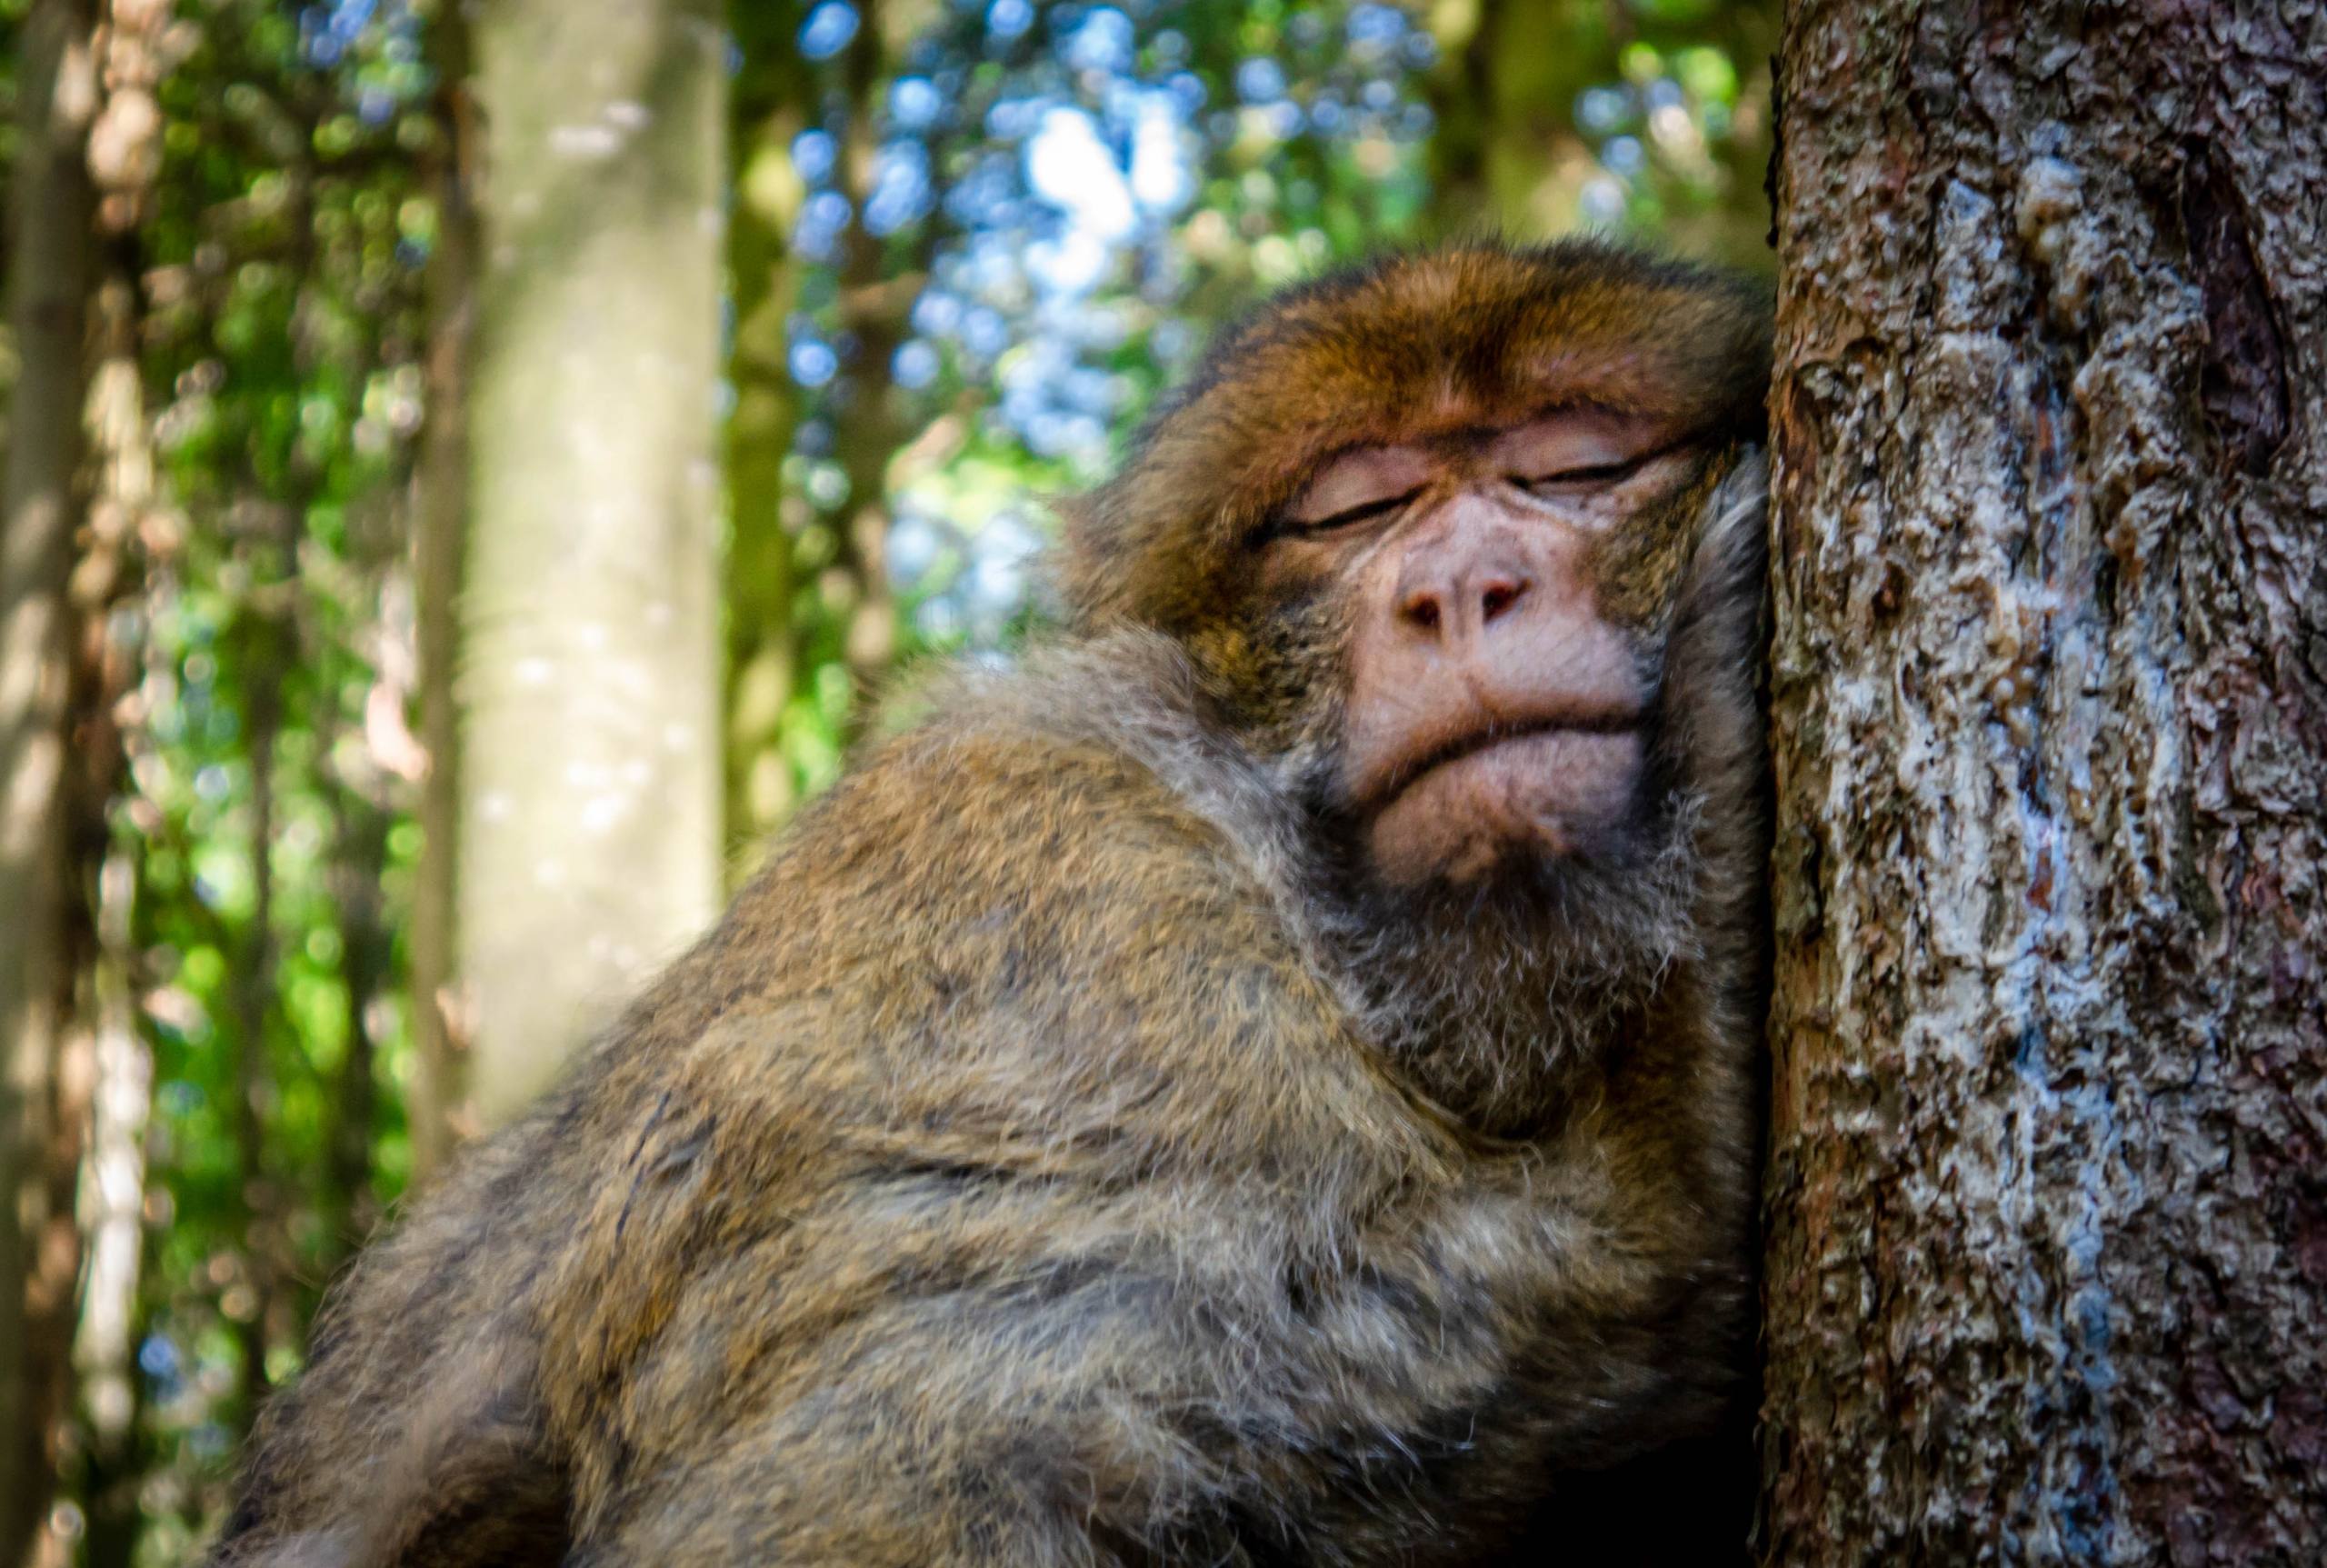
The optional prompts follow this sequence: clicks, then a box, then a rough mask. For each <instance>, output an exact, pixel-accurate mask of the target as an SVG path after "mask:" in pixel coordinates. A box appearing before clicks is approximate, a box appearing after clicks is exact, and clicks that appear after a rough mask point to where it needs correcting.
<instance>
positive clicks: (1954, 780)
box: [1763, 0, 2327, 1568]
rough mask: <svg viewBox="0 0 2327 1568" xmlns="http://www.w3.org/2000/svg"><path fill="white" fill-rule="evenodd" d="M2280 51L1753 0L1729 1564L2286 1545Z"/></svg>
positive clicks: (2292, 150)
mask: <svg viewBox="0 0 2327 1568" xmlns="http://www.w3.org/2000/svg"><path fill="white" fill-rule="evenodd" d="M2322 60H2327V7H2322V5H2321V4H2320V3H2319V0H2286V3H2284V4H2282V5H2274V6H2243V5H2241V6H2232V5H2206V4H2195V5H2186V6H2153V7H2116V6H2108V7H2103V6H2093V5H2084V4H2082V3H2078V4H2072V3H2070V0H2048V3H2043V4H2035V5H2023V6H2010V7H1985V8H1983V7H1980V6H1975V5H1969V4H1960V3H1959V4H1946V3H1941V0H1927V3H1923V4H1911V3H1909V0H1854V3H1853V4H1848V5H1844V4H1841V3H1839V0H1796V3H1795V4H1793V5H1792V6H1791V7H1790V15H1789V26H1788V33H1787V41H1786V49H1785V55H1784V58H1783V65H1782V67H1781V74H1780V85H1781V90H1782V97H1781V102H1782V105H1783V108H1782V114H1781V117H1780V130H1781V138H1782V139H1781V145H1782V149H1783V150H1782V153H1781V159H1780V165H1779V203H1778V205H1779V213H1780V220H1779V222H1780V234H1781V246H1780V248H1781V268H1782V276H1783V285H1782V289H1781V297H1780V302H1779V328H1778V378H1777V386H1776V392H1775V397H1774V402H1773V423H1774V432H1773V435H1774V440H1773V445H1774V448H1775V452H1776V459H1777V469H1776V498H1777V504H1776V518H1775V523H1774V527H1773V539H1774V544H1775V557H1774V563H1773V566H1774V597H1775V613H1776V628H1777V630H1776V645H1775V649H1774V655H1773V675H1772V708H1773V726H1774V736H1775V751H1776V764H1777V771H1778V792H1779V800H1780V804H1779V814H1778V840H1777V853H1776V858H1775V866H1774V873H1775V879H1776V881H1775V885H1776V898H1777V908H1778V934H1777V954H1776V998H1775V1004H1774V1010H1773V1024H1772V1034H1771V1038H1772V1041H1773V1054H1774V1057H1775V1060H1774V1064H1773V1065H1774V1088H1773V1129H1772V1134H1771V1159H1770V1170H1769V1189H1768V1190H1769V1198H1770V1224H1771V1232H1770V1237H1769V1256H1768V1277H1767V1286H1766V1296H1767V1305H1768V1323H1767V1346H1768V1367H1767V1379H1766V1393H1765V1401H1764V1404H1763V1424H1764V1444H1765V1449H1764V1461H1765V1471H1766V1474H1765V1488H1766V1490H1765V1495H1764V1501H1763V1513H1764V1528H1763V1553H1764V1554H1765V1560H1766V1561H1768V1562H1770V1563H1783V1564H1786V1565H1787V1568H1815V1565H1817V1564H1825V1563H1948V1564H1958V1563H1961V1564H1978V1563H1999V1564H2002V1563H2012V1564H2017V1563H2117V1564H2130V1563H2142V1564H2147V1563H2159V1564H2164V1563H2172V1564H2176V1565H2178V1568H2186V1565H2191V1564H2201V1563H2223V1564H2228V1563H2241V1564H2256V1563H2286V1564H2315V1563H2318V1562H2320V1561H2321V1560H2322V1550H2327V1178H2322V1168H2327V1019H2322V985H2321V969H2322V959H2327V907H2322V901H2321V879H2322V870H2323V869H2327V859H2322V856H2327V843H2323V842H2322V839H2327V819H2322V801H2327V527H2322V523H2327V433H2322V429H2321V427H2320V424H2319V410H2321V409H2322V407H2327V259H2322V258H2327V199H2322V191H2327V73H2322V70H2321V67H2320V62H2321V61H2322Z"/></svg>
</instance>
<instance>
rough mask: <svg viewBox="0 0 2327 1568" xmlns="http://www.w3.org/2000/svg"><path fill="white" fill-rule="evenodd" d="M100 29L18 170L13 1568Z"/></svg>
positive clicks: (39, 1464)
mask: <svg viewBox="0 0 2327 1568" xmlns="http://www.w3.org/2000/svg"><path fill="white" fill-rule="evenodd" d="M90 24H91V7H90V5H88V4H86V3H85V0H40V3H38V4H35V5H34V6H33V7H32V9H31V13H30V15H28V16H27V17H26V18H25V24H24V32H23V35H22V54H21V56H20V59H19V63H18V65H17V93H18V109H19V116H20V125H19V129H18V135H19V137H20V138H21V139H20V142H19V145H18V150H17V153H16V159H15V168H14V169H13V170H12V171H11V175H12V178H13V183H14V186H15V204H14V211H13V212H12V214H11V225H10V249H9V255H8V268H7V274H8V315H9V327H10V330H11V332H12V333H13V334H14V336H15V352H16V355H17V357H18V361H19V365H20V369H19V372H18V375H17V379H16V385H15V396H14V400H13V402H12V404H11V406H10V410H9V414H10V421H9V428H8V456H7V477H6V487H5V508H6V510H5V516H0V529H5V532H0V1564H10V1565H13V1564H15V1563H17V1562H19V1561H21V1560H22V1558H23V1555H24V1553H25V1547H26V1545H27V1543H28V1542H29V1541H30V1539H31V1537H32V1534H33V1532H34V1530H35V1526H36V1525H37V1523H38V1521H39V1519H40V1516H41V1514H42V1513H43V1512H44V1511H45V1507H46V1504H47V1496H48V1487H49V1454H48V1434H49V1432H50V1428H51V1426H52V1424H53V1421H54V1417H55V1413H56V1412H55V1409H54V1408H53V1400H52V1398H51V1397H50V1395H49V1393H48V1391H47V1390H46V1389H45V1387H44V1386H42V1385H43V1384H44V1383H45V1382H46V1381H47V1378H48V1375H49V1372H50V1366H43V1367H38V1368H36V1367H35V1365H33V1364H32V1358H33V1357H35V1356H42V1357H45V1358H48V1360H49V1362H50V1363H51V1366H53V1365H54V1364H55V1352H56V1351H57V1350H58V1349H59V1348H60V1347H59V1346H57V1345H56V1344H55V1343H53V1342H54V1340H55V1329H56V1328H57V1327H58V1326H59V1325H58V1324H57V1323H54V1322H38V1321H35V1316H36V1315H46V1316H49V1317H53V1316H54V1308H55V1304H56V1303H53V1302H46V1301H44V1302H43V1303H39V1304H40V1306H41V1307H43V1308H45V1309H48V1310H47V1311H46V1312H45V1313H43V1314H36V1313H35V1312H34V1311H32V1310H31V1308H30V1307H29V1306H28V1303H27V1294H28V1291H29V1290H30V1288H31V1287H32V1286H33V1285H34V1284H35V1283H37V1276H39V1274H40V1273H42V1261H43V1260H42V1258H41V1256H40V1255H39V1254H40V1252H41V1246H40V1243H41V1240H42V1238H43V1236H44V1235H45V1233H48V1232H50V1231H51V1230H52V1229H53V1228H54V1227H55V1225H56V1224H58V1223H63V1224H65V1225H67V1226H69V1225H70V1223H71V1216H70V1213H69V1212H67V1213H64V1214H59V1213H55V1204H54V1202H53V1199H54V1195H55V1194H54V1191H53V1184H52V1183H50V1182H49V1181H48V1180H47V1174H46V1172H45V1169H44V1166H45V1164H46V1160H47V1155H48V1153H49V1149H48V1145H49V1143H50V1136H49V1134H50V1125H51V1117H52V1113H53V1110H54V1102H55V1094H56V1087H57V1085H56V1077H57V1073H56V1069H57V1064H58V1048H59V1042H60V1039H61V1036H62V1030H63V1028H64V1025H65V1019H64V1018H63V1017H61V1016H60V1013H61V1011H62V1004H63V1003H64V1001H65V999H66V998H68V997H69V996H70V994H71V977H70V974H69V961H68V957H67V950H68V944H67V939H66V929H65V928H66V925H67V924H68V922H69V920H70V919H71V916H70V915H69V914H68V913H67V912H68V909H69V904H70V898H71V889H70V888H69V887H68V886H67V885H66V884H67V880H68V879H67V873H66V854H65V832H66V824H65V787H66V778H65V774H66V762H67V759H66V748H65V712H66V705H67V693H68V689H69V685H70V681H71V663H70V653H69V644H68V635H69V631H68V629H69V626H70V624H71V611H70V605H69V603H68V593H69V586H68V584H69V579H70V576H71V573H72V568H73V542H74V530H75V524H76V523H77V521H78V511H77V508H76V506H75V475H76V474H77V472H78V469H79V465H80V460H81V451H82V441H81V403H82V385H83V380H82V378H83V370H84V360H83V353H84V341H83V340H84V335H85V321H86V315H85V312H86V304H87V295H88V289H89V224H90V218H91V214H92V211H93V201H94V198H93V196H92V194H91V189H90V183H89V177H88V171H87V165H86V161H85V159H86V152H87V137H88V126H89V122H90V118H91V116H92V115H93V114H94V112H95V107H96V101H95V99H96V84H95V77H94V75H93V74H92V72H91V70H90V61H89V29H90ZM68 1278H69V1272H68Z"/></svg>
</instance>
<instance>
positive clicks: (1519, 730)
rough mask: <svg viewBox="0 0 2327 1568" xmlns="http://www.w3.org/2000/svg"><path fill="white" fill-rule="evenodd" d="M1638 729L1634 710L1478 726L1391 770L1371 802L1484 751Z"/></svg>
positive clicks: (1381, 805) (1389, 798)
mask: <svg viewBox="0 0 2327 1568" xmlns="http://www.w3.org/2000/svg"><path fill="white" fill-rule="evenodd" d="M1640 730H1641V716H1640V715H1639V714H1633V713H1607V714H1591V715H1586V716H1578V717H1562V718H1557V719H1539V720H1535V721H1533V722H1532V723H1527V724H1508V725H1502V726H1497V727H1493V728H1489V729H1483V730H1477V731H1474V732H1473V733H1472V734H1467V735H1463V736H1461V737H1459V738H1457V739H1455V740H1452V741H1449V742H1447V743H1446V744H1443V745H1441V746H1437V747H1435V748H1433V750H1431V751H1429V752H1426V753H1424V754H1423V755H1421V756H1419V757H1416V758H1415V759H1413V761H1412V762H1410V763H1408V764H1405V765H1404V766H1403V767H1400V768H1398V769H1397V770H1395V771H1394V772H1393V773H1392V774H1390V775H1389V776H1388V777H1387V778H1386V779H1384V780H1383V783H1382V784H1381V785H1380V786H1378V787H1377V788H1376V789H1375V790H1374V791H1373V800H1372V803H1371V804H1373V806H1374V807H1375V808H1376V809H1386V808H1387V807H1388V806H1389V805H1391V804H1393V803H1394V802H1395V801H1396V800H1397V799H1398V797H1399V796H1401V795H1403V794H1405V793H1406V792H1407V791H1408V790H1410V789H1412V788H1413V787H1414V786H1415V785H1416V784H1420V783H1421V782H1422V781H1423V779H1424V778H1426V777H1428V776H1429V775H1430V774H1433V773H1435V772H1437V771H1438V770H1439V769H1441V768H1443V767H1447V766H1450V765H1452V764H1456V763H1460V762H1463V761H1466V760H1468V759H1469V758H1472V757H1475V756H1478V755H1480V754H1483V753H1485V752H1492V751H1498V750H1501V749H1502V748H1503V747H1506V746H1514V745H1520V744H1524V743H1526V742H1529V741H1536V740H1541V739H1543V738H1544V737H1546V736H1556V735H1631V736H1633V737H1635V738H1636V737H1637V736H1638V735H1639V734H1640Z"/></svg>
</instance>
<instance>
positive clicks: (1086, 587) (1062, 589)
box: [1044, 492, 1130, 631]
mask: <svg viewBox="0 0 2327 1568" xmlns="http://www.w3.org/2000/svg"><path fill="white" fill-rule="evenodd" d="M1103 495H1104V492H1100V493H1094V494H1087V495H1072V496H1063V497H1061V498H1060V499H1058V500H1057V501H1056V502H1054V504H1053V506H1054V511H1055V512H1056V514H1057V516H1058V532H1057V542H1056V543H1055V544H1053V545H1052V546H1051V548H1050V549H1049V551H1047V552H1046V553H1045V554H1044V569H1045V573H1046V574H1047V576H1048V577H1049V579H1050V584H1051V590H1052V592H1053V594H1055V595H1056V597H1057V600H1058V602H1059V604H1060V607H1061V608H1062V609H1063V610H1064V612H1065V616H1066V622H1067V624H1069V625H1070V626H1072V627H1074V629H1076V630H1077V631H1090V630H1093V629H1094V628H1095V627H1097V626H1099V625H1102V624H1105V623H1106V622H1108V621H1110V620H1114V619H1117V618H1119V617H1120V616H1121V615H1122V614H1124V610H1125V608H1126V606H1127V604H1128V596H1127V595H1126V594H1125V593H1124V584H1123V582H1122V574H1123V569H1124V562H1125V559H1126V557H1127V556H1128V555H1129V554H1130V551H1129V550H1128V548H1127V547H1126V545H1125V544H1124V541H1123V540H1122V539H1121V538H1119V537H1117V534H1119V533H1120V530H1116V529H1110V528H1109V526H1108V524H1107V519H1106V511H1105V506H1104V501H1103V499H1102V497H1103Z"/></svg>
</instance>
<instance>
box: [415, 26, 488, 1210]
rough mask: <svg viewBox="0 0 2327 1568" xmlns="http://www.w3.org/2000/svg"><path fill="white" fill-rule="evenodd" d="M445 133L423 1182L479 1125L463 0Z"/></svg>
mask: <svg viewBox="0 0 2327 1568" xmlns="http://www.w3.org/2000/svg"><path fill="white" fill-rule="evenodd" d="M426 26H427V29H428V48H429V63H430V65H433V66H434V68H435V72H436V78H437V88H436V124H437V129H438V135H439V137H440V139H439V141H438V143H437V145H436V148H435V150H434V157H435V159H436V163H435V166H434V168H433V169H432V170H431V178H430V184H431V185H433V186H434V193H435V197H436V244H435V248H434V251H433V252H432V253H431V254H430V255H429V258H428V280H427V288H428V305H427V309H428V353H427V393H426V408H427V423H426V424H425V425H424V428H423V429H422V431H421V438H420V450H419V454H418V457H417V460H416V462H415V464H414V473H413V564H412V581H413V600H414V604H413V620H414V637H413V641H414V644H415V648H414V653H415V654H416V657H417V662H418V665H419V671H418V677H419V687H420V744H421V749H422V750H424V751H425V752H426V753H427V754H428V771H427V774H425V775H424V777H423V778H422V780H421V782H420V813H419V815H420V834H421V841H420V844H421V847H420V864H419V866H418V868H417V872H416V874H415V875H414V879H413V882H414V885H413V894H412V1032H413V1074H412V1092H411V1094H409V1096H408V1097H407V1098H406V1101H405V1104H404V1117H405V1124H406V1125H407V1126H409V1127H410V1128H411V1136H412V1175H413V1183H414V1185H415V1186H418V1185H424V1184H425V1183H427V1182H429V1181H430V1180H432V1179H433V1178H434V1176H435V1175H436V1174H438V1173H440V1172H441V1171H443V1169H444V1162H445V1161H446V1160H448V1159H450V1158H451V1157H452V1152H453V1148H454V1144H456V1143H457V1142H458V1141H459V1139H460V1137H461V1135H462V1134H464V1132H465V1130H466V1129H467V1127H468V1125H469V1118H468V1117H467V1115H466V1114H465V1112H464V1110H463V1103H464V1093H465V1078H466V1074H464V1072H463V1065H464V1059H463V1056H462V1053H463V1052H464V1050H465V1049H466V1048H467V1044H468V1038H467V1034H466V1033H465V1028H466V1022H465V1021H466V1013H465V1010H464V1008H463V1007H462V1006H461V1005H460V1003H459V993H458V986H457V983H456V977H455V975H454V963H455V951H456V949H455V939H454V932H455V929H456V927H457V925H458V924H459V920H458V914H459V903H458V889H459V885H460V884H459V867H460V849H459V835H460V746H459V740H460V719H459V707H458V704H457V703H456V702H455V700H454V692H453V685H454V680H453V670H454V663H455V661H456V660H457V659H458V658H459V656H460V617H459V611H458V603H459V597H460V591H461V558H462V556H463V555H464V554H465V553H466V550H467V539H468V505H469V435H468V379H469V371H470V358H471V355H470V336H471V334H472V331H473V329H474V326H475V324H476V210H475V206H474V197H475V191H474V175H475V172H476V159H477V156H478V154H479V149H478V146H477V139H478V138H477V125H476V115H475V105H474V100H473V99H472V97H471V95H470V87H471V83H470V80H469V38H468V21H467V18H466V17H465V16H464V15H463V13H462V8H461V6H460V5H458V4H455V3H454V0H438V4H437V5H435V6H434V8H433V9H432V10H431V11H430V13H429V15H428V19H427V23H426Z"/></svg>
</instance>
